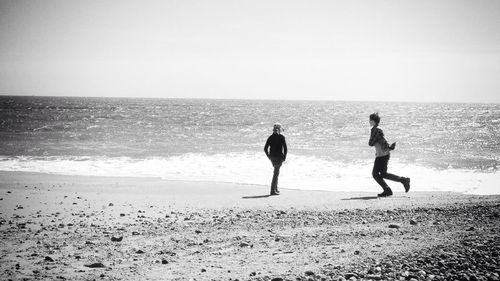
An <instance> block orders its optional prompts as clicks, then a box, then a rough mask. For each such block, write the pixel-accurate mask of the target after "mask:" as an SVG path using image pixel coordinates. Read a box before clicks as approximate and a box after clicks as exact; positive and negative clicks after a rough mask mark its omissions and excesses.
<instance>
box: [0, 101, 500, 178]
mask: <svg viewBox="0 0 500 281" xmlns="http://www.w3.org/2000/svg"><path fill="white" fill-rule="evenodd" d="M372 112H379V114H380V116H381V118H382V120H381V124H380V127H381V128H382V129H383V130H384V132H385V135H386V138H387V139H388V141H389V142H396V143H397V149H396V151H394V152H393V153H392V158H391V159H392V160H391V161H393V162H394V161H396V163H397V164H395V165H399V166H400V167H401V168H402V169H403V170H404V168H405V167H411V166H414V167H419V168H424V169H429V171H433V172H436V171H454V170H456V171H471V172H476V173H477V172H479V173H490V174H494V175H495V178H497V177H496V170H497V169H498V166H499V161H500V105H498V104H449V103H374V102H333V101H331V102H330V101H329V102H324V101H251V100H190V99H125V98H65V97H11V96H0V157H1V159H2V161H0V162H1V166H0V169H3V170H23V171H34V170H36V171H41V172H54V173H70V174H71V173H77V174H93V173H94V172H93V171H92V169H91V167H94V166H95V167H98V168H99V169H100V170H102V171H106V172H107V173H108V174H111V175H114V174H120V173H118V172H119V171H124V170H126V171H128V173H132V174H134V171H138V172H137V173H138V175H140V176H144V175H147V176H151V175H152V176H161V177H164V178H174V179H186V180H197V179H200V180H207V176H204V175H205V174H206V175H210V174H212V175H216V176H214V177H215V178H213V180H221V181H229V182H245V183H262V184H264V183H267V170H262V171H261V170H260V169H261V168H260V167H261V166H262V165H267V163H264V162H263V161H266V159H263V160H262V159H261V158H265V156H264V153H263V145H264V143H265V140H266V138H267V137H268V136H269V135H270V134H271V128H272V125H273V123H274V122H280V123H282V124H283V127H284V128H285V132H284V133H283V134H284V135H285V137H286V139H287V143H288V146H289V154H290V157H289V159H290V161H289V162H290V164H291V166H293V165H296V166H297V169H298V171H305V173H304V174H303V175H302V176H301V179H305V178H307V177H309V179H310V180H304V182H311V181H313V182H316V183H315V184H316V185H317V186H329V185H334V183H333V182H329V183H325V182H321V178H323V177H325V176H326V175H325V174H328V175H331V174H334V175H335V173H336V172H338V173H340V174H337V175H336V176H333V178H332V179H331V180H332V181H335V179H337V180H338V179H340V178H346V177H348V178H349V177H351V176H355V173H356V172H357V171H356V170H361V171H359V172H360V174H363V175H365V174H366V171H364V170H363V169H364V168H363V167H367V166H369V165H371V162H372V161H373V157H374V150H373V148H371V147H369V146H368V145H367V143H368V138H369V130H370V127H369V124H368V116H369V114H370V113H372ZM394 159H397V160H394ZM68 161H69V162H68ZM151 161H153V163H152V162H151ZM68 163H71V165H70V166H72V167H73V169H72V170H71V169H70V170H64V166H67V165H68ZM106 163H107V164H106ZM138 163H142V164H141V165H139V164H138ZM228 163H229V164H228ZM63 164H64V165H63ZM108 164H109V165H108ZM37 165H42V166H44V167H45V168H43V167H39V166H37ZM51 165H52V166H53V168H52V170H50V168H48V167H52V166H51ZM130 165H137V166H130ZM87 166H88V167H87ZM227 166H228V167H227ZM89 167H90V168H89ZM140 167H149V171H151V172H148V169H146V168H143V169H145V171H141V168H140ZM325 167H326V168H325ZM265 168H266V169H267V168H268V167H267V166H266V167H265ZM47 169H49V170H47ZM346 169H347V170H346ZM186 170H189V171H186ZM241 170H246V171H247V172H248V171H254V170H255V175H257V176H249V178H250V179H251V178H252V177H253V178H256V180H255V181H256V182H252V180H246V179H241V178H242V177H245V175H240V173H242V172H241ZM309 170H310V171H309ZM200 171H201V172H202V173H203V175H200V174H197V173H200ZM409 171H411V170H409ZM259 173H263V174H262V175H260V174H259ZM294 173H296V171H295V172H294ZM351 173H352V174H353V175H351ZM120 175H121V174H120ZM259 177H261V178H262V179H261V178H259ZM208 180H212V179H211V178H208ZM368 183H369V182H368V181H367V182H366V184H368ZM291 185H292V184H291Z"/></svg>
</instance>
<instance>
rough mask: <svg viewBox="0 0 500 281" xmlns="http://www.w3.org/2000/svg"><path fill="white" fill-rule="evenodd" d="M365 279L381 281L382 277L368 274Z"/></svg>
mask: <svg viewBox="0 0 500 281" xmlns="http://www.w3.org/2000/svg"><path fill="white" fill-rule="evenodd" d="M365 278H366V279H370V280H382V276H381V275H379V274H368V275H366V276H365Z"/></svg>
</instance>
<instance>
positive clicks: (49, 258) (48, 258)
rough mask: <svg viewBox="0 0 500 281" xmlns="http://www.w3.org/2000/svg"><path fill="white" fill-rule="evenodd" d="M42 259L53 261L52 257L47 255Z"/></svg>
mask: <svg viewBox="0 0 500 281" xmlns="http://www.w3.org/2000/svg"><path fill="white" fill-rule="evenodd" d="M44 260H45V261H48V262H54V259H53V258H51V257H49V256H46V257H45V259H44Z"/></svg>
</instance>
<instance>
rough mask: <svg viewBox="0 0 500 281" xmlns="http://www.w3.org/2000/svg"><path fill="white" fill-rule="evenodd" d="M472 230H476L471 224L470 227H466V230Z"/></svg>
mask: <svg viewBox="0 0 500 281" xmlns="http://www.w3.org/2000/svg"><path fill="white" fill-rule="evenodd" d="M474 230H476V229H475V228H474V227H473V226H471V227H469V228H468V229H467V231H474Z"/></svg>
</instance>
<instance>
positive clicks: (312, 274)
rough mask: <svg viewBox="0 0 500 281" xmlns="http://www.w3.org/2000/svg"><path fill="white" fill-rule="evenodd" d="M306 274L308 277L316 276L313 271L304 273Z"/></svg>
mask: <svg viewBox="0 0 500 281" xmlns="http://www.w3.org/2000/svg"><path fill="white" fill-rule="evenodd" d="M304 274H305V275H306V276H314V275H316V274H314V272H312V271H310V270H308V271H306V272H304Z"/></svg>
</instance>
